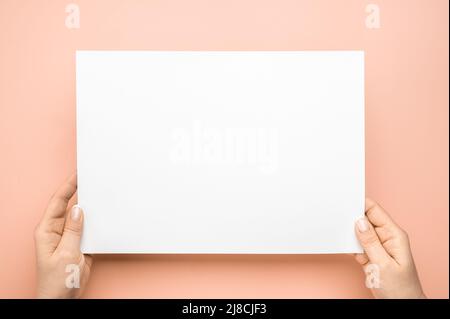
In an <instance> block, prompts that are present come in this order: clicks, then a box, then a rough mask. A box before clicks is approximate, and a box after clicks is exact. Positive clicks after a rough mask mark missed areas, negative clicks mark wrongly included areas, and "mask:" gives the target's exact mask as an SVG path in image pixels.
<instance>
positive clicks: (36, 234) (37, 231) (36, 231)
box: [34, 224, 44, 240]
mask: <svg viewBox="0 0 450 319" xmlns="http://www.w3.org/2000/svg"><path fill="white" fill-rule="evenodd" d="M43 234H44V230H43V228H42V225H41V224H38V225H36V227H35V228H34V238H35V239H36V240H37V239H40V238H42V235H43Z"/></svg>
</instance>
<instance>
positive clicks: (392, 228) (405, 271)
mask: <svg viewBox="0 0 450 319" xmlns="http://www.w3.org/2000/svg"><path fill="white" fill-rule="evenodd" d="M365 211H366V217H364V218H361V219H359V220H358V221H357V222H356V226H355V231H356V236H357V238H358V240H359V242H360V243H361V246H362V247H363V249H364V254H356V260H357V261H358V262H359V263H360V264H361V265H362V266H363V268H364V271H365V272H366V275H367V276H368V277H367V279H372V280H373V281H370V282H369V283H371V284H372V287H370V288H371V290H372V294H373V295H374V297H375V298H426V296H425V294H424V293H423V290H422V286H421V284H420V281H419V276H418V275H417V271H416V267H415V265H414V260H413V256H412V253H411V248H410V245H409V238H408V234H407V233H406V232H405V231H404V230H402V229H401V228H400V227H399V226H398V225H397V224H395V222H394V221H393V220H392V219H391V217H390V216H389V215H388V214H387V213H386V211H385V210H384V209H383V208H382V207H381V206H380V205H378V204H377V203H376V202H374V201H373V200H371V199H369V198H367V199H366V209H365ZM366 283H367V281H366Z"/></svg>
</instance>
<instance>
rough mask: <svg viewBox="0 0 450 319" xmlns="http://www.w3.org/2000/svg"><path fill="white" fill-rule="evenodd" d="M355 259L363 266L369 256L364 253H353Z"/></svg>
mask: <svg viewBox="0 0 450 319" xmlns="http://www.w3.org/2000/svg"><path fill="white" fill-rule="evenodd" d="M355 259H356V261H357V262H358V263H359V264H360V265H361V266H365V265H367V263H368V262H369V257H367V255H366V254H365V253H363V254H355Z"/></svg>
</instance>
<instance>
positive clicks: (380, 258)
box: [355, 217, 391, 264]
mask: <svg viewBox="0 0 450 319" xmlns="http://www.w3.org/2000/svg"><path fill="white" fill-rule="evenodd" d="M355 228H356V229H355V231H356V237H357V238H358V240H359V243H360V244H361V246H362V247H363V249H364V252H365V253H366V255H367V257H368V258H369V261H370V262H371V263H375V264H381V263H383V262H385V261H388V260H389V258H391V257H390V256H389V254H388V253H387V252H386V250H385V249H384V247H383V245H382V243H381V241H380V238H378V235H377V233H376V231H375V228H373V226H372V224H371V223H370V222H369V221H368V220H367V218H365V217H363V218H361V219H359V220H358V221H357V222H356V227H355Z"/></svg>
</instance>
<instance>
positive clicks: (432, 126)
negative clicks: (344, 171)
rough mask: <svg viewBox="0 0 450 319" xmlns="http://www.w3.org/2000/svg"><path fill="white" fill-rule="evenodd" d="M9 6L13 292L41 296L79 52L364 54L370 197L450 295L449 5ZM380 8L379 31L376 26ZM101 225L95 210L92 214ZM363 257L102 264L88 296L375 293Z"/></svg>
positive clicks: (0, 241)
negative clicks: (46, 235) (39, 245)
mask: <svg viewBox="0 0 450 319" xmlns="http://www.w3.org/2000/svg"><path fill="white" fill-rule="evenodd" d="M74 2H76V3H77V4H78V5H79V6H80V9H81V12H80V13H81V28H80V29H75V30H74V29H72V30H70V29H67V28H66V27H65V23H64V22H65V18H66V13H65V6H66V5H67V4H68V3H69V1H51V0H45V1H44V0H41V1H37V0H28V1H24V0H0V41H1V42H0V297H33V296H34V289H35V277H36V271H35V257H34V247H33V228H34V226H35V225H36V224H37V222H38V221H39V219H40V217H41V215H42V212H43V210H44V208H45V206H46V203H47V200H48V199H49V197H50V196H51V194H52V193H53V191H54V190H55V188H56V187H57V186H58V185H59V184H60V183H61V182H62V181H63V180H64V179H65V178H66V176H68V175H69V174H70V173H71V172H72V171H74V169H75V167H76V140H75V65H74V63H75V59H74V57H75V50H76V49H100V50H112V49H126V50H339V49H345V50H347V49H362V50H365V51H366V114H367V115H366V127H367V128H366V142H367V153H366V156H367V160H366V165H367V172H366V176H367V195H368V196H371V197H373V198H374V199H376V200H378V201H379V202H381V203H382V204H383V205H384V206H385V208H387V209H388V210H389V211H390V212H391V214H392V215H393V216H394V218H395V219H396V220H397V221H398V222H399V223H400V224H401V225H402V226H403V227H404V228H405V229H406V230H407V231H408V232H409V234H410V237H411V241H412V248H413V252H414V256H415V259H416V263H417V267H418V270H419V273H420V277H421V279H422V282H423V286H424V288H425V291H426V293H427V294H428V295H429V296H430V297H440V298H443V297H445V298H448V296H449V293H448V292H449V284H448V283H449V277H448V274H449V263H448V256H449V228H448V225H449V219H448V217H449V213H448V209H449V201H448V199H449V197H448V191H449V189H448V185H449V180H448V173H449V171H448V164H449V158H448V154H449V148H448V130H449V122H448V116H449V106H448V103H449V99H448V84H449V83H448V82H449V80H448V75H449V74H448V67H449V65H448V53H449V51H448V19H449V17H448V9H449V8H448V6H449V4H448V0H433V1H429V0H427V1H425V0H416V1H411V0H385V1H382V0H373V1H359V0H342V1H334V0H310V1H298V0H270V1H266V0H251V1H248V0H247V1H246V0H191V1H185V0H179V1H174V0H148V1H144V0H127V1H123V0H102V1H99V0H97V1H93V0H76V1H74ZM371 2H373V3H376V4H378V5H379V7H380V10H381V28H380V29H376V30H370V29H367V28H366V26H365V17H366V13H365V6H366V5H367V4H368V3H371ZM87 214H89V212H87ZM369 296H370V294H369V292H368V291H367V290H366V289H365V287H364V276H363V273H362V271H361V269H360V267H359V266H358V265H357V264H356V262H354V260H353V258H352V257H350V256H346V255H332V256H326V255H321V256H312V255H306V256H233V255H225V256H208V255H202V256H186V255H181V256H180V255H178V256H177V255H168V256H163V255H153V256H152V255H149V256H102V257H99V258H96V262H95V266H94V270H93V273H92V279H91V282H90V285H89V287H88V290H87V292H86V297H182V298H183V297H190V298H196V297H212V298H215V297H238V298H244V297H255V298H263V297H268V298H270V297H274V298H278V297H287V298H301V297H313V298H320V297H332V298H335V297H336V298H339V297H343V298H360V297H369Z"/></svg>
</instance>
